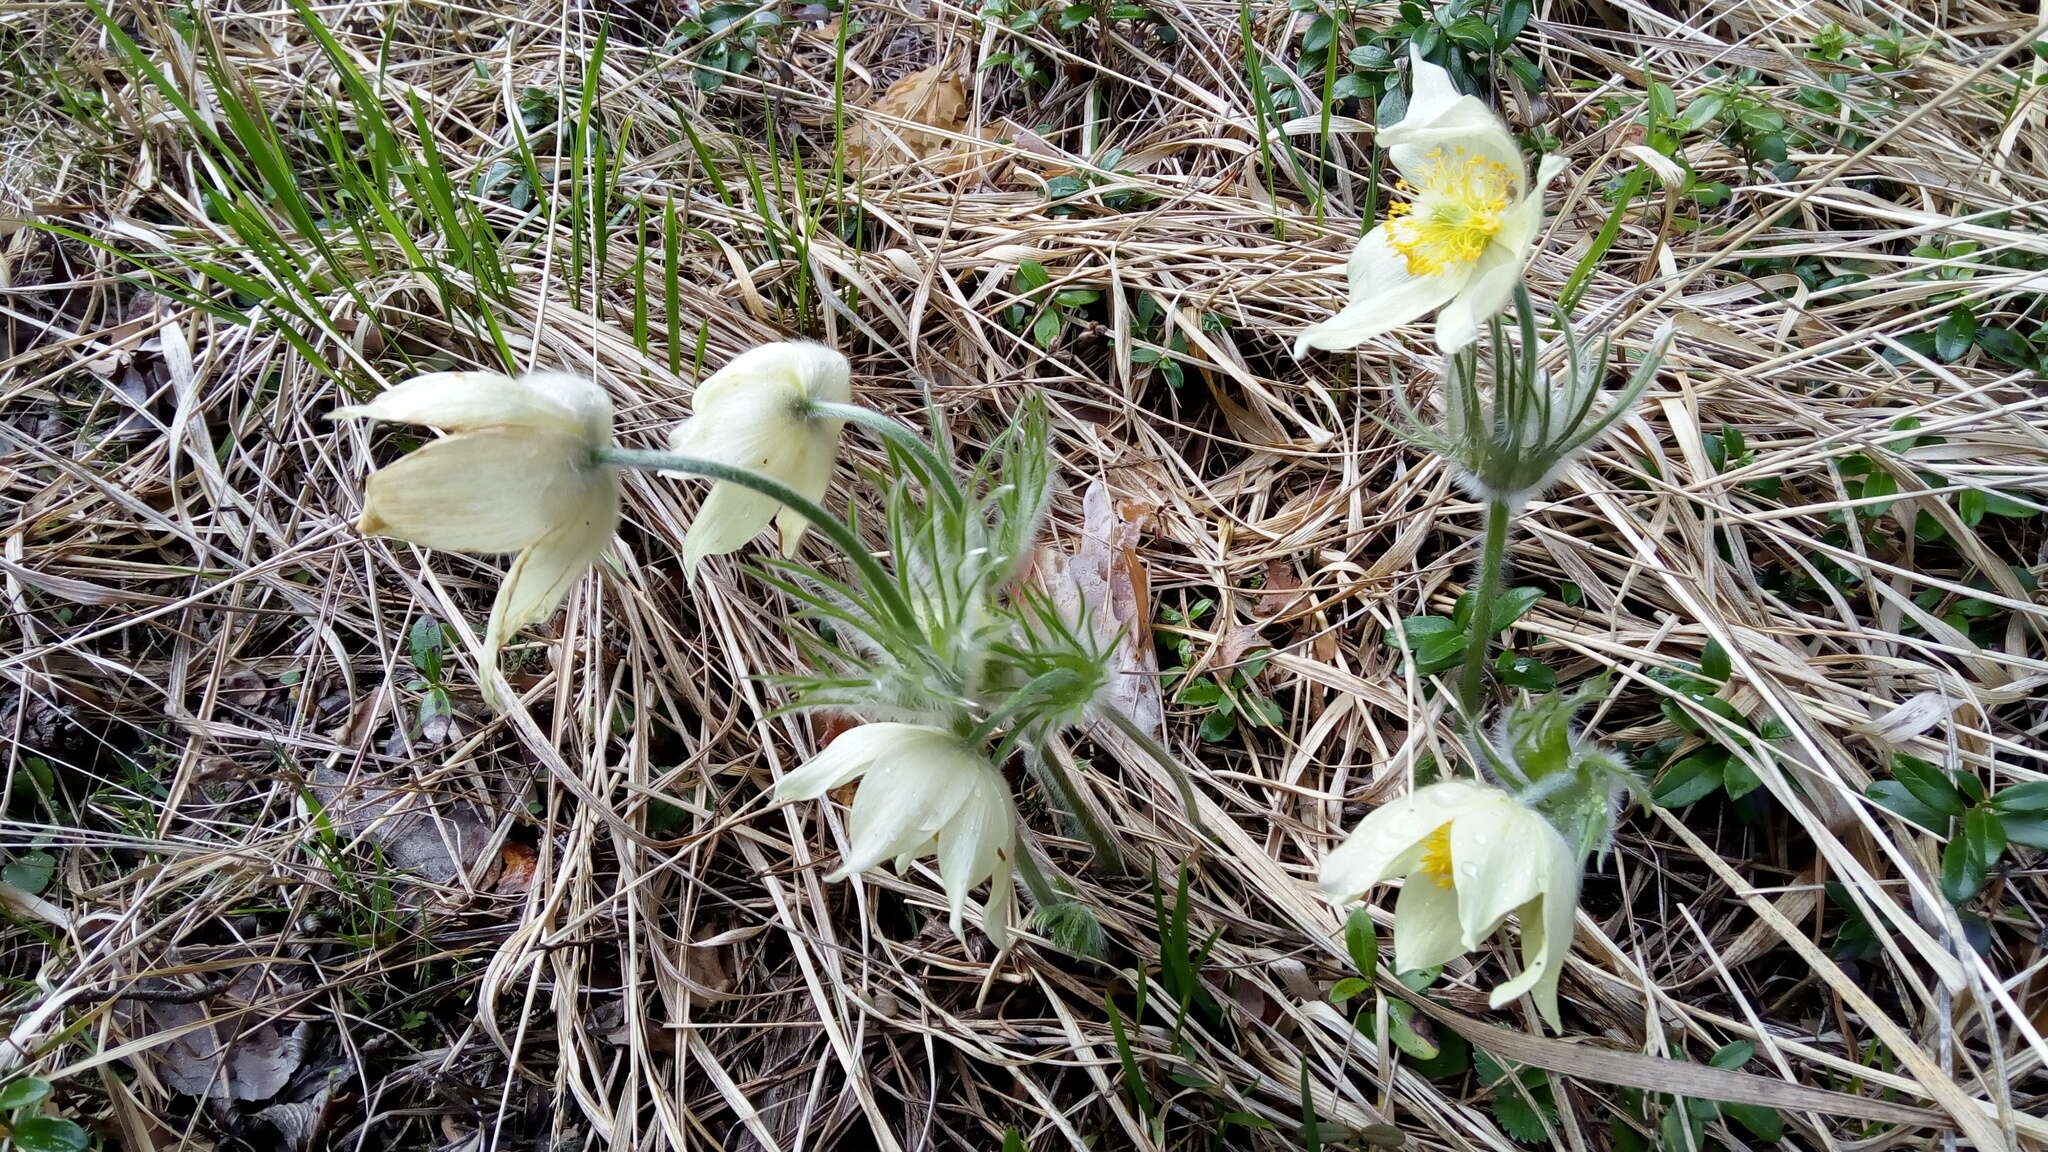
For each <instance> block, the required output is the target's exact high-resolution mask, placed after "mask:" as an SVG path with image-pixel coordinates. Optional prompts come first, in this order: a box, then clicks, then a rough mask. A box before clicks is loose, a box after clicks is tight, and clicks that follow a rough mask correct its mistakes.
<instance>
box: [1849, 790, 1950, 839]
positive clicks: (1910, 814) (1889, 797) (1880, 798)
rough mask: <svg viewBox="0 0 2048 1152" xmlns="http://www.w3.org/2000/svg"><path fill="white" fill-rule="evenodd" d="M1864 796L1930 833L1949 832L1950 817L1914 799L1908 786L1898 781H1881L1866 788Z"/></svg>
mask: <svg viewBox="0 0 2048 1152" xmlns="http://www.w3.org/2000/svg"><path fill="white" fill-rule="evenodd" d="M1863 794H1864V795H1865V796H1868V797H1870V798H1871V799H1872V800H1875V801H1877V802H1878V803H1879V804H1881V805H1883V806H1884V807H1886V808H1888V809H1890V810H1892V811H1893V812H1896V813H1898V814H1899V815H1901V816H1904V817H1905V818H1906V819H1908V820H1911V821H1912V822H1913V823H1915V824H1918V825H1919V826H1921V827H1922V828H1925V829H1927V830H1928V831H1929V832H1934V833H1937V834H1939V833H1944V832H1947V831H1948V821H1949V818H1948V816H1947V815H1945V814H1944V813H1941V812H1937V811H1935V810H1934V809H1932V808H1929V807H1928V806H1927V805H1925V804H1922V803H1921V802H1920V801H1918V800H1916V799H1914V797H1913V794H1912V793H1911V792H1908V791H1906V786H1905V785H1904V784H1901V783H1899V782H1898V781H1897V780H1879V781H1877V782H1875V783H1873V784H1872V785H1871V786H1870V787H1868V788H1865V789H1864V790H1863Z"/></svg>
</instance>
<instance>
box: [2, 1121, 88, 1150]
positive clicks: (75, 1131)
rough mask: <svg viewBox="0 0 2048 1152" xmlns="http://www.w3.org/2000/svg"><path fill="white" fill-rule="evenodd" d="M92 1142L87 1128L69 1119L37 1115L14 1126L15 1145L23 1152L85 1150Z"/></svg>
mask: <svg viewBox="0 0 2048 1152" xmlns="http://www.w3.org/2000/svg"><path fill="white" fill-rule="evenodd" d="M90 1142H91V1137H89V1136H87V1135H86V1131H85V1129H83V1128H80V1127H79V1126H78V1125H76V1124H73V1123H72V1122H71V1121H69V1120H55V1119H52V1118H50V1117H48V1116H35V1117H31V1118H30V1119H27V1120H23V1121H22V1122H21V1123H19V1124H16V1125H15V1126H14V1146H15V1147H16V1148H18V1149H20V1150H21V1152H84V1149H85V1146H86V1145H87V1144H88V1143H90Z"/></svg>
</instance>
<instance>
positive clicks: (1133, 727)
mask: <svg viewBox="0 0 2048 1152" xmlns="http://www.w3.org/2000/svg"><path fill="white" fill-rule="evenodd" d="M1105 711H1107V712H1108V714H1109V722H1110V724H1112V725H1113V726H1115V728H1116V730H1117V731H1119V732H1122V733H1123V734H1124V735H1125V736H1128V737H1130V738H1131V740H1132V741H1134V742H1136V744H1137V745H1138V747H1140V748H1143V749H1144V750H1145V754H1146V755H1147V756H1150V757H1152V759H1153V760H1154V761H1155V762H1157V763H1158V765H1159V766H1160V767H1161V768H1164V769H1166V774H1167V775H1168V776H1171V777H1172V778H1173V787H1174V790H1175V791H1177V792H1179V793H1180V806H1181V811H1182V812H1183V814H1184V815H1185V816H1186V817H1187V821H1188V826H1189V827H1191V828H1193V829H1194V830H1195V831H1197V832H1200V833H1202V834H1203V835H1205V836H1206V835H1208V829H1207V828H1205V827H1203V826H1202V811H1201V809H1200V808H1199V807H1198V806H1197V805H1196V802H1195V788H1194V785H1192V784H1190V783H1188V770H1187V769H1186V768H1183V767H1181V763H1180V761H1179V760H1177V759H1175V758H1174V755H1173V753H1171V752H1169V751H1167V750H1166V746H1165V745H1164V744H1161V743H1160V742H1159V741H1158V740H1156V739H1154V738H1153V736H1152V734H1151V733H1150V732H1147V731H1145V729H1143V728H1142V727H1140V726H1139V725H1138V722H1137V721H1136V720H1133V719H1131V718H1130V717H1129V716H1126V715H1124V714H1123V712H1122V710H1120V709H1117V708H1109V709H1106V710H1105Z"/></svg>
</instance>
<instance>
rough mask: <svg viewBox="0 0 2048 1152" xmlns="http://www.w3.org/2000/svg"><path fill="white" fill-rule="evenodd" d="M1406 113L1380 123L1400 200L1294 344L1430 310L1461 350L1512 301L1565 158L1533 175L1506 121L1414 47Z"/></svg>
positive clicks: (1342, 343)
mask: <svg viewBox="0 0 2048 1152" xmlns="http://www.w3.org/2000/svg"><path fill="white" fill-rule="evenodd" d="M1413 85H1414V87H1413V91H1412V93H1411V94H1410V96H1409V98H1408V113H1407V115H1405V116H1403V117H1402V118H1401V120H1400V122H1399V123H1397V124H1392V125H1389V126H1388V127H1386V128H1384V129H1382V130H1381V131H1380V143H1381V144H1383V145H1385V146H1386V149H1387V153H1388V158H1389V159H1391V160H1392V161H1393V163H1394V167H1395V168H1396V169H1397V170H1398V171H1399V172H1400V173H1401V176H1402V180H1401V182H1400V184H1399V185H1398V186H1397V190H1398V191H1399V192H1400V193H1401V195H1402V196H1403V197H1405V199H1404V200H1403V201H1402V202H1400V203H1397V204H1395V205H1394V206H1393V207H1392V208H1390V209H1388V211H1387V219H1386V221H1385V222H1384V223H1382V224H1381V225H1380V226H1379V227H1377V228H1374V229H1373V230H1372V231H1370V232H1367V233H1366V234H1365V236H1364V238H1362V239H1360V240H1359V242H1358V246H1357V247H1356V248H1355V249H1353V250H1352V253H1351V259H1350V261H1349V263H1347V264H1346V265H1345V275H1346V276H1347V278H1348V279H1349V280H1350V303H1348V304H1347V305H1345V307H1344V308H1343V309H1342V310H1341V311H1339V312H1338V313H1337V314H1336V315H1334V316H1332V317H1330V318H1329V319H1328V320H1325V321H1323V322H1322V323H1320V324H1316V325H1313V326H1311V327H1309V328H1308V329H1306V330H1305V331H1303V332H1302V333H1301V335H1300V336H1298V337H1296V338H1295V341H1294V354H1295V355H1296V356H1300V355H1302V354H1303V353H1305V352H1307V351H1308V350H1309V349H1310V348H1321V349H1325V350H1328V351H1341V350H1343V349H1346V348H1355V347H1357V346H1358V345H1359V344H1362V343H1364V342H1365V341H1367V340H1370V339H1372V338H1373V337H1374V336H1378V335H1381V334H1382V333H1385V332H1391V331H1393V330H1394V329H1396V328H1399V327H1400V326H1401V325H1403V324H1407V323H1409V322H1411V321H1414V320H1418V319H1420V318H1421V317H1423V316H1426V315H1428V314H1429V313H1431V312H1436V313H1437V321H1436V342H1437V346H1438V347H1439V348H1441V349H1443V350H1444V351H1445V352H1447V353H1449V352H1456V351H1457V350H1458V349H1460V348H1463V347H1465V346H1466V345H1468V344H1471V343H1472V342H1473V341H1474V340H1477V339H1478V338H1479V331H1480V329H1481V328H1483V327H1484V326H1485V325H1486V322H1487V321H1488V320H1489V319H1490V318H1492V316H1493V315H1494V314H1495V313H1497V312H1499V311H1500V310H1501V309H1502V308H1504V307H1506V306H1507V303H1508V298H1509V296H1510V295H1511V294H1512V293H1513V292H1514V288H1515V283H1516V281H1517V280H1519V279H1520V278H1521V275H1522V266H1523V265H1524V264H1525V263H1527V262H1528V259H1529V249H1530V246H1531V245H1532V244H1533V243H1534V242H1535V239H1536V231H1537V228H1538V227H1539V226H1541V224H1542V223H1543V189H1544V187H1545V186H1546V185H1548V184H1549V183H1550V181H1551V178H1552V177H1554V176H1556V175H1557V173H1558V172H1559V171H1560V170H1562V169H1563V167H1564V160H1563V159H1562V158H1561V157H1556V156H1546V157H1544V158H1543V160H1542V162H1541V163H1540V164H1539V165H1538V166H1537V173H1536V180H1535V182H1534V184H1533V185H1532V184H1531V183H1530V181H1529V179H1528V170H1527V168H1526V167H1525V166H1524V164H1523V162H1522V152H1521V149H1520V148H1518V147H1516V145H1515V138H1514V137H1513V136H1512V135H1510V134H1509V133H1508V129H1507V125H1505V124H1503V123H1501V120H1500V117H1498V116H1495V115H1494V114H1493V113H1492V112H1491V111H1489V110H1488V109H1487V107H1486V105H1484V104H1482V103H1480V102H1479V100H1478V98H1476V97H1473V96H1461V95H1459V94H1458V90H1457V89H1456V88H1455V87H1453V86H1452V84H1451V78H1450V75H1449V74H1448V73H1446V72H1445V71H1444V70H1443V69H1442V68H1439V67H1437V66H1436V65H1434V64H1431V63H1429V62H1428V61H1426V60H1424V59H1422V57H1421V56H1420V55H1416V56H1414V57H1413Z"/></svg>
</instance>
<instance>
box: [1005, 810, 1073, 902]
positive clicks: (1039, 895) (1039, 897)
mask: <svg viewBox="0 0 2048 1152" xmlns="http://www.w3.org/2000/svg"><path fill="white" fill-rule="evenodd" d="M1030 837H1031V829H1029V828H1026V827H1025V826H1024V822H1023V821H1021V820H1020V821H1018V822H1017V875H1019V876H1022V877H1023V878H1024V887H1025V888H1027V889H1029V890H1030V892H1031V900H1032V902H1033V903H1035V904H1037V905H1038V907H1039V908H1040V909H1041V910H1043V909H1046V908H1050V907H1052V906H1053V905H1055V904H1058V903H1060V902H1061V901H1063V900H1065V899H1066V897H1064V896H1061V895H1060V893H1059V889H1057V888H1054V887H1053V886H1052V881H1051V880H1048V879H1046V875H1045V869H1043V868H1040V867H1039V866H1038V857H1036V856H1034V855H1032V854H1031V840H1030Z"/></svg>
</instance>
